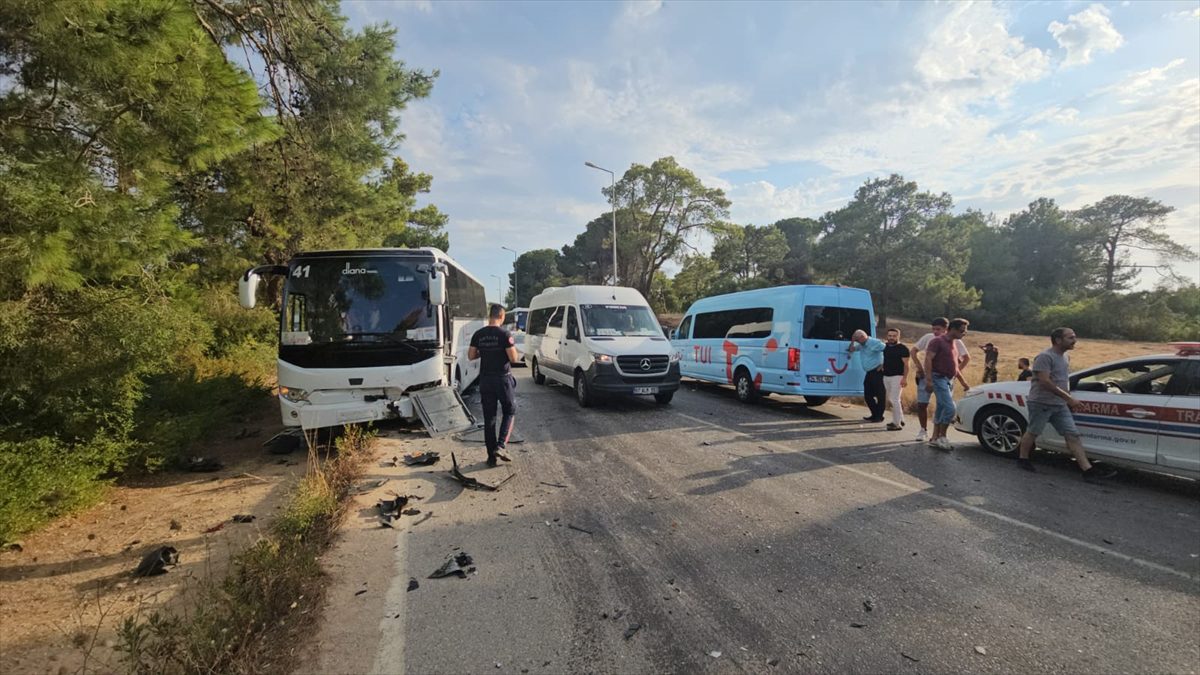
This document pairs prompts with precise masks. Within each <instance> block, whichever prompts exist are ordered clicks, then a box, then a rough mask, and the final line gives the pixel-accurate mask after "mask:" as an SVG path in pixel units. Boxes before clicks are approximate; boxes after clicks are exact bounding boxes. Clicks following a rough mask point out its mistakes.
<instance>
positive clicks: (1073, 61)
mask: <svg viewBox="0 0 1200 675" xmlns="http://www.w3.org/2000/svg"><path fill="white" fill-rule="evenodd" d="M1047 30H1049V31H1050V34H1051V35H1053V36H1054V39H1055V40H1056V41H1058V45H1059V46H1060V47H1062V48H1063V49H1065V50H1067V56H1066V58H1065V59H1063V66H1064V67H1065V66H1077V65H1082V64H1085V63H1091V61H1092V52H1094V51H1096V52H1112V51H1116V49H1117V48H1118V47H1120V46H1121V45H1122V44H1124V43H1125V38H1123V37H1121V34H1120V33H1118V32H1117V29H1116V28H1115V27H1113V24H1112V21H1111V20H1110V19H1109V16H1108V10H1107V9H1106V8H1105V7H1104V6H1103V5H1092V6H1090V7H1088V8H1087V9H1085V10H1083V11H1082V12H1079V13H1077V14H1072V15H1071V16H1070V17H1068V18H1067V22H1066V23H1059V22H1058V21H1051V22H1050V25H1049V26H1048V27H1047Z"/></svg>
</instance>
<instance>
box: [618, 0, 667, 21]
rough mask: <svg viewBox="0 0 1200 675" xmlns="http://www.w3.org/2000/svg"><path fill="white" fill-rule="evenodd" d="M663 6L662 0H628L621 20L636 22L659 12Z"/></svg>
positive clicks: (622, 10)
mask: <svg viewBox="0 0 1200 675" xmlns="http://www.w3.org/2000/svg"><path fill="white" fill-rule="evenodd" d="M662 6H663V3H662V0H626V2H625V6H624V7H623V8H622V9H621V16H620V19H619V20H620V21H621V23H625V24H636V23H638V22H639V21H643V20H645V19H648V18H650V17H651V16H654V15H655V14H657V13H658V10H660V9H662Z"/></svg>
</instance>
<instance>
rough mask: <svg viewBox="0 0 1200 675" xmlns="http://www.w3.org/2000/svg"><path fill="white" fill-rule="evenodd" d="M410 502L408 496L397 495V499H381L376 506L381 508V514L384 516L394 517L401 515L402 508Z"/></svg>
mask: <svg viewBox="0 0 1200 675" xmlns="http://www.w3.org/2000/svg"><path fill="white" fill-rule="evenodd" d="M407 504H408V497H404V496H401V495H396V498H395V499H380V500H379V503H378V504H376V506H377V507H378V508H379V514H380V515H382V516H392V517H393V518H394V517H396V516H398V515H400V510H401V509H403V508H404V507H405V506H406V505H407Z"/></svg>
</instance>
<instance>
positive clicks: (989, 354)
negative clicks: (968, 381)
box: [980, 342, 1000, 384]
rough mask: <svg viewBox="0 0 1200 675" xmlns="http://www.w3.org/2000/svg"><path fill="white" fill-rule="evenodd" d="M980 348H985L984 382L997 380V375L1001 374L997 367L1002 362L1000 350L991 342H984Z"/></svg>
mask: <svg viewBox="0 0 1200 675" xmlns="http://www.w3.org/2000/svg"><path fill="white" fill-rule="evenodd" d="M980 349H982V350H983V383H984V384H987V383H988V382H995V381H996V376H998V375H999V374H1000V372H999V371H998V370H997V369H996V367H997V365H998V364H999V363H1000V350H999V349H997V348H996V345H994V344H992V343H990V342H987V343H984V345H983V346H982V347H980Z"/></svg>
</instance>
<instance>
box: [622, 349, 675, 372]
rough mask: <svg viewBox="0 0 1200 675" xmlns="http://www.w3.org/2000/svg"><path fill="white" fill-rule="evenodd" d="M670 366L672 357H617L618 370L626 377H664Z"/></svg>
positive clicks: (661, 355)
mask: <svg viewBox="0 0 1200 675" xmlns="http://www.w3.org/2000/svg"><path fill="white" fill-rule="evenodd" d="M670 365H671V357H669V356H667V355H665V354H655V355H652V356H651V355H645V356H632V355H625V356H618V357H617V368H619V369H620V370H621V372H622V373H625V374H626V375H662V374H663V373H665V372H667V367H668V366H670Z"/></svg>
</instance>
